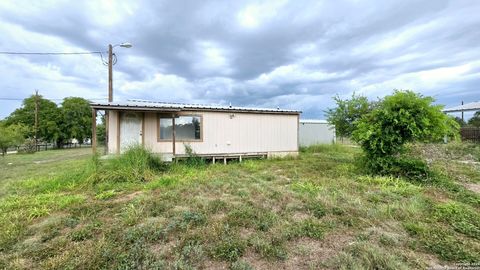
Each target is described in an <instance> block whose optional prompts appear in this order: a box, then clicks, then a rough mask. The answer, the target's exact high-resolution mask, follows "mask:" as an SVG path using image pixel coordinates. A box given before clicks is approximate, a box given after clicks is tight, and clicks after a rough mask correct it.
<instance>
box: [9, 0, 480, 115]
mask: <svg viewBox="0 0 480 270" xmlns="http://www.w3.org/2000/svg"><path fill="white" fill-rule="evenodd" d="M479 14H480V2H479V1H475V0H472V1H461V0H458V1H443V0H436V1H417V0H415V1H413V0H403V1H380V0H375V1H353V0H352V1H301V0H298V1H118V2H115V1H99V2H95V1H34V2H32V1H24V2H23V1H2V2H1V3H0V32H1V33H2V36H1V38H0V51H15V52H77V51H105V50H106V49H107V45H108V44H109V43H111V44H118V43H121V42H131V43H132V44H133V48H131V49H125V48H120V47H117V48H115V54H116V55H117V58H118V62H117V64H116V65H115V66H114V99H115V100H124V99H129V98H136V99H151V100H159V101H170V102H191V103H215V104H229V103H231V104H232V105H235V106H242V105H245V106H261V107H277V106H279V107H282V108H288V109H298V110H302V111H304V115H303V117H305V118H322V117H323V111H324V110H325V109H326V108H327V107H329V106H332V105H333V104H332V97H333V96H335V95H340V96H348V95H351V94H352V93H353V92H354V91H355V92H357V93H361V94H363V95H366V96H368V97H370V98H372V99H374V98H376V97H382V96H384V95H387V94H389V93H391V92H392V90H393V89H412V90H415V91H417V92H420V93H423V94H425V95H431V96H434V97H435V98H436V99H437V102H438V103H442V104H445V105H447V106H451V105H458V104H459V103H460V102H461V101H462V100H464V101H466V102H469V101H476V100H478V91H479V87H478V86H479V85H480V50H478V44H480V16H479ZM0 61H1V62H2V65H1V66H0V76H1V80H0V89H1V95H0V97H2V98H19V99H21V98H25V97H27V96H29V95H31V94H32V93H33V92H34V90H35V89H38V90H39V91H40V93H41V94H42V95H44V96H45V97H47V98H54V99H61V98H63V97H66V96H82V97H85V98H89V99H102V98H105V97H106V94H107V90H106V89H107V68H106V67H105V66H104V65H103V64H102V60H101V58H100V56H99V55H80V56H79V55H69V56H58V55H57V56H32V55H28V56H26V55H16V56H12V55H0ZM19 105H20V102H15V101H5V100H3V101H0V106H1V107H0V118H3V117H6V116H7V115H8V114H9V113H10V112H11V111H12V110H13V109H14V108H15V107H18V106H19Z"/></svg>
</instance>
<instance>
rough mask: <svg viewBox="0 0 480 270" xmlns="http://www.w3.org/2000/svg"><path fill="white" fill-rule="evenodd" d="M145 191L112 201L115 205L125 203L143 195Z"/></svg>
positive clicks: (122, 196)
mask: <svg viewBox="0 0 480 270" xmlns="http://www.w3.org/2000/svg"><path fill="white" fill-rule="evenodd" d="M142 194H143V191H136V192H133V193H130V194H125V195H119V196H118V197H117V198H115V199H114V200H112V202H113V203H124V202H129V201H131V200H133V199H134V198H135V197H137V196H139V195H142Z"/></svg>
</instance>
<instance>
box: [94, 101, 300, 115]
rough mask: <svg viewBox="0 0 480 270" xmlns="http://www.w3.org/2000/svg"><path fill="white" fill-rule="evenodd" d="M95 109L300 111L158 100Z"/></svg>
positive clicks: (263, 112)
mask: <svg viewBox="0 0 480 270" xmlns="http://www.w3.org/2000/svg"><path fill="white" fill-rule="evenodd" d="M90 106H91V107H92V108H94V109H97V110H117V111H118V110H122V111H148V112H180V111H211V112H231V113H262V114H293V115H299V114H300V113H301V111H295V110H283V109H264V108H247V107H232V106H213V105H200V104H181V103H160V102H118V103H116V102H108V103H91V104H90Z"/></svg>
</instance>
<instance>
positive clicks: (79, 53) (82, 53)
mask: <svg viewBox="0 0 480 270" xmlns="http://www.w3.org/2000/svg"><path fill="white" fill-rule="evenodd" d="M104 53H108V51H92V52H7V51H0V55H1V54H3V55H88V54H98V55H100V58H101V59H102V63H103V64H104V65H105V66H106V65H108V62H107V61H105V59H103V54H104ZM112 57H113V63H112V65H115V64H116V63H117V56H116V55H115V54H112Z"/></svg>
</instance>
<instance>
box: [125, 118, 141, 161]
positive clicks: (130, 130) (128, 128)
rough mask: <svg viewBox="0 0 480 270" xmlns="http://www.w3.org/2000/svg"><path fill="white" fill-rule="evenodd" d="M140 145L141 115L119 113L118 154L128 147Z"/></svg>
mask: <svg viewBox="0 0 480 270" xmlns="http://www.w3.org/2000/svg"><path fill="white" fill-rule="evenodd" d="M141 143H142V114H141V113H136V112H122V113H120V152H124V151H125V150H126V149H127V148H128V147H130V146H132V145H136V144H141Z"/></svg>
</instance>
